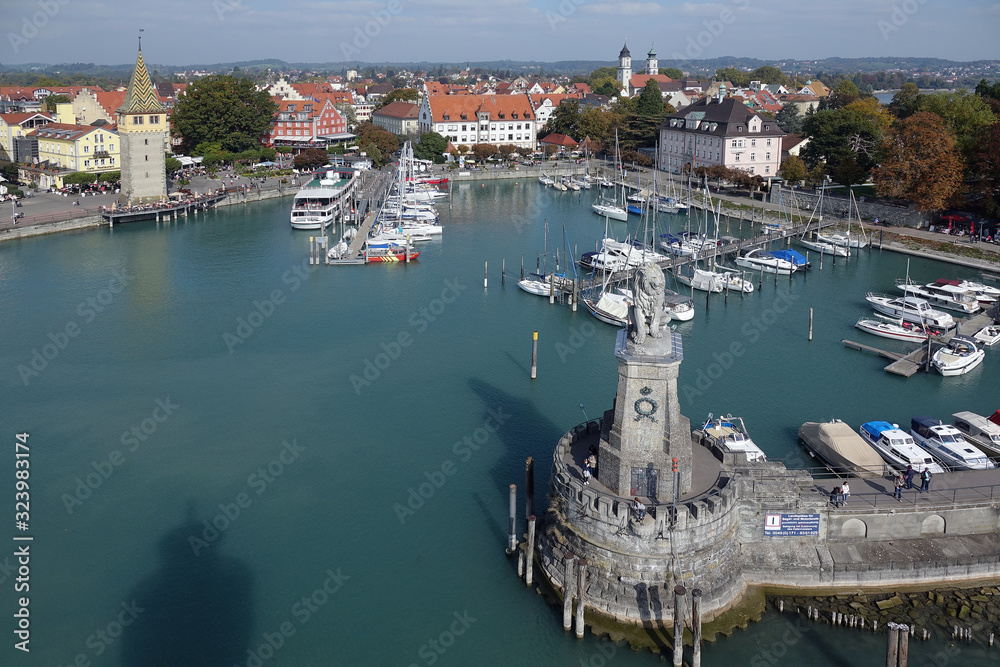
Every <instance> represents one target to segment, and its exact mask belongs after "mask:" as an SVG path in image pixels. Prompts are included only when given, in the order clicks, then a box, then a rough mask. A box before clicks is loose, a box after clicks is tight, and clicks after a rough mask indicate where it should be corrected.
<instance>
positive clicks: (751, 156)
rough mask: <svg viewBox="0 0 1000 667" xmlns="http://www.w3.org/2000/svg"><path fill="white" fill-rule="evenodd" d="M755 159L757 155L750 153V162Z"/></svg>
mask: <svg viewBox="0 0 1000 667" xmlns="http://www.w3.org/2000/svg"><path fill="white" fill-rule="evenodd" d="M756 159H757V154H756V153H750V161H751V162H753V161H755V160H756Z"/></svg>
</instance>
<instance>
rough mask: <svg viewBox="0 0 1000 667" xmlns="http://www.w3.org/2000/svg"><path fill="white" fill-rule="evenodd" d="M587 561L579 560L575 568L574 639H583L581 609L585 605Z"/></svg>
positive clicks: (584, 559)
mask: <svg viewBox="0 0 1000 667" xmlns="http://www.w3.org/2000/svg"><path fill="white" fill-rule="evenodd" d="M586 584H587V559H586V558H581V559H580V562H579V563H578V564H577V566H576V638H577V639H583V633H584V626H583V607H584V605H585V604H586V597H587V594H586V591H587V586H586Z"/></svg>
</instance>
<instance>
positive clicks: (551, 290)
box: [546, 273, 556, 305]
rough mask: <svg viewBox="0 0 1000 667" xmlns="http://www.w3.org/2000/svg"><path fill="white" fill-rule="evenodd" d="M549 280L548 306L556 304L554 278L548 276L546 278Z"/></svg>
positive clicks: (553, 275) (553, 276)
mask: <svg viewBox="0 0 1000 667" xmlns="http://www.w3.org/2000/svg"><path fill="white" fill-rule="evenodd" d="M546 278H548V279H549V305H552V304H553V303H555V302H556V276H555V274H554V273H553V274H552V275H550V276H546Z"/></svg>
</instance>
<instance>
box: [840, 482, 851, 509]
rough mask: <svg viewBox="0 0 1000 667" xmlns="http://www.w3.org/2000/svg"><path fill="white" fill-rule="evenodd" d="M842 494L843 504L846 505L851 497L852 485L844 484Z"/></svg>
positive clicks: (841, 488)
mask: <svg viewBox="0 0 1000 667" xmlns="http://www.w3.org/2000/svg"><path fill="white" fill-rule="evenodd" d="M840 494H841V496H842V498H843V503H844V504H845V505H846V504H847V499H848V498H850V497H851V486H850V484H848V483H847V482H844V485H843V486H842V487H840Z"/></svg>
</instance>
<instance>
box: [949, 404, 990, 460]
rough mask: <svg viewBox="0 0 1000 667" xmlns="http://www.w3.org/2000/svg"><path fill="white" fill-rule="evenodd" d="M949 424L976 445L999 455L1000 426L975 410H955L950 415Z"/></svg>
mask: <svg viewBox="0 0 1000 667" xmlns="http://www.w3.org/2000/svg"><path fill="white" fill-rule="evenodd" d="M951 425H952V426H954V427H955V428H957V429H958V430H959V431H961V432H962V435H963V436H965V439H966V440H968V441H969V442H971V443H972V444H974V445H975V446H976V447H979V448H980V449H983V450H988V451H989V452H991V453H992V454H994V455H1000V426H998V425H996V424H994V423H993V422H991V421H990V420H989V419H987V418H986V417H983V416H982V415H977V414H976V413H975V412H956V413H955V414H953V415H952V416H951Z"/></svg>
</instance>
